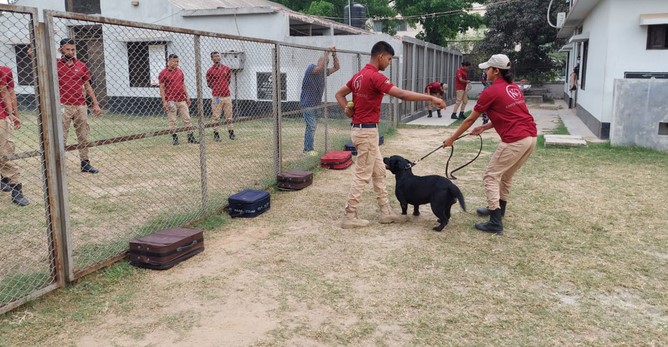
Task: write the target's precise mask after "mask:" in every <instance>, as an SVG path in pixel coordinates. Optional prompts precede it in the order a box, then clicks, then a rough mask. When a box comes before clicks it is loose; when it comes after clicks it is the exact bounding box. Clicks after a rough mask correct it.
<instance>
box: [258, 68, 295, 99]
mask: <svg viewBox="0 0 668 347" xmlns="http://www.w3.org/2000/svg"><path fill="white" fill-rule="evenodd" d="M287 89H288V78H287V75H286V74H285V73H281V100H287V99H288V93H287ZM273 91H274V82H273V81H272V73H271V72H258V73H257V99H258V100H272V99H273V96H272V94H273Z"/></svg>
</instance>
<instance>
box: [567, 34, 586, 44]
mask: <svg viewBox="0 0 668 347" xmlns="http://www.w3.org/2000/svg"><path fill="white" fill-rule="evenodd" d="M588 40H589V32H586V33H582V34H579V35H573V36H571V38H570V39H569V40H568V43H574V42H584V41H588Z"/></svg>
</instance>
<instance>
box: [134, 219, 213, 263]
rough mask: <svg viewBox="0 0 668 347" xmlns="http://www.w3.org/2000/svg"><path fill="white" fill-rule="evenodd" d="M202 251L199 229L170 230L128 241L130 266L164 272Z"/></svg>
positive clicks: (202, 237) (201, 234) (201, 233)
mask: <svg viewBox="0 0 668 347" xmlns="http://www.w3.org/2000/svg"><path fill="white" fill-rule="evenodd" d="M202 251H204V233H203V232H202V230H199V229H186V228H172V229H165V230H161V231H158V232H155V233H153V234H149V235H146V236H142V237H140V238H137V239H134V240H132V241H130V254H129V258H130V264H132V265H135V266H139V267H145V268H149V269H158V270H165V269H169V268H171V267H172V266H174V265H176V264H178V263H180V262H182V261H184V260H186V259H188V258H190V257H192V256H194V255H195V254H198V253H201V252H202Z"/></svg>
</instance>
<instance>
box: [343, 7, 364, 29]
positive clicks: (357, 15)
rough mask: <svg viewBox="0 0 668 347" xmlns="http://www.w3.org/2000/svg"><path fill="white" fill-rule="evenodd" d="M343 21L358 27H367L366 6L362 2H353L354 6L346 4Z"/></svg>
mask: <svg viewBox="0 0 668 347" xmlns="http://www.w3.org/2000/svg"><path fill="white" fill-rule="evenodd" d="M343 23H344V24H349V25H351V26H354V27H356V28H361V29H365V28H366V27H365V24H366V7H365V6H364V5H362V4H355V3H353V4H352V8H349V6H346V7H344V8H343Z"/></svg>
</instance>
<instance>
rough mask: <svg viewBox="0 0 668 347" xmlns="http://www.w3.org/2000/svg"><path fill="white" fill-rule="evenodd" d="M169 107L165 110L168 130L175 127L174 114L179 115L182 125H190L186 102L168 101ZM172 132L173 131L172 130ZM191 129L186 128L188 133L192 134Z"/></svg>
mask: <svg viewBox="0 0 668 347" xmlns="http://www.w3.org/2000/svg"><path fill="white" fill-rule="evenodd" d="M168 104H169V108H168V111H167V124H168V125H169V130H174V129H176V114H177V113H178V114H179V115H180V116H181V120H182V121H183V126H184V127H192V124H191V123H190V111H188V104H187V103H186V102H185V101H169V102H168ZM172 133H174V132H172ZM192 133H193V130H192V129H190V130H188V134H192Z"/></svg>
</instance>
